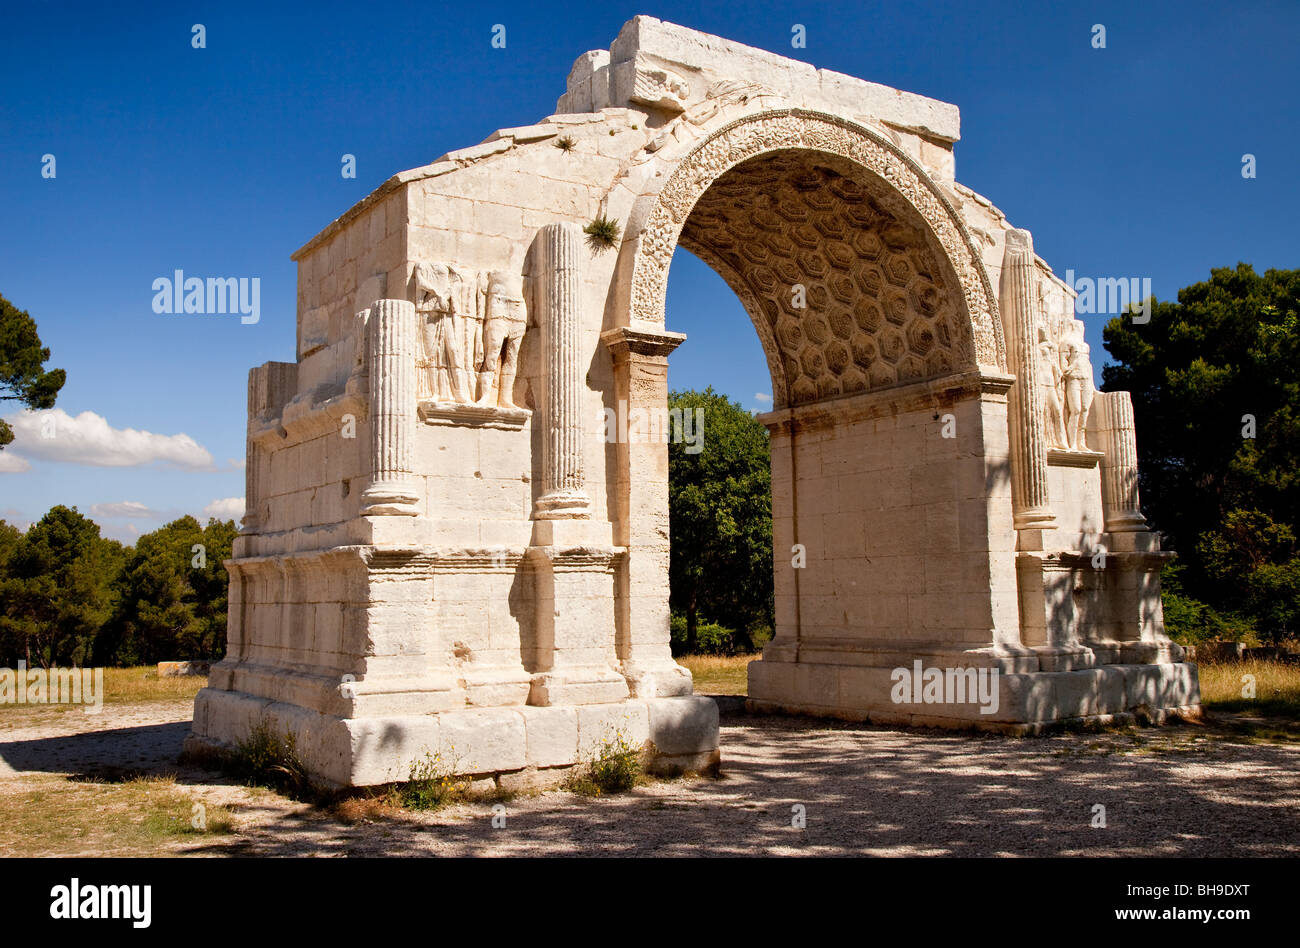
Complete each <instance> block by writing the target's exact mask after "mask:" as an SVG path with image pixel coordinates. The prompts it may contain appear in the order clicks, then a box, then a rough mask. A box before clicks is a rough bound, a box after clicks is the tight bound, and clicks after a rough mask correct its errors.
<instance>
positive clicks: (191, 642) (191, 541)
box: [0, 506, 237, 667]
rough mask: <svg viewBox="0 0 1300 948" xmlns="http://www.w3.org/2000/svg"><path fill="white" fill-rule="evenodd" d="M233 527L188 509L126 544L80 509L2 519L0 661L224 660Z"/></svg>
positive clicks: (120, 662) (56, 509) (47, 663)
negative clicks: (33, 518)
mask: <svg viewBox="0 0 1300 948" xmlns="http://www.w3.org/2000/svg"><path fill="white" fill-rule="evenodd" d="M236 533H237V530H236V528H235V524H234V522H233V521H229V520H228V521H224V522H223V521H218V520H210V521H208V525H207V526H206V527H200V526H199V523H198V521H197V520H195V519H194V518H193V517H182V518H180V519H179V520H175V521H173V522H171V523H169V524H166V525H165V526H163V527H160V528H159V529H157V530H155V531H153V532H152V533H147V534H145V535H144V536H142V537H140V538H139V540H138V541H137V542H136V544H135V546H134V547H126V548H124V547H123V546H122V544H120V543H118V542H117V541H116V540H108V539H104V538H103V537H101V536H100V531H99V526H98V525H97V524H95V522H94V521H92V520H90V519H88V518H86V517H84V516H82V515H81V514H80V513H78V512H77V510H76V508H68V507H63V506H58V507H54V508H53V509H51V510H50V512H49V513H47V514H46V515H45V516H44V517H43V518H41V520H40V522H38V523H35V524H33V525H32V526H31V527H30V528H29V529H28V530H27V532H26V533H22V532H20V531H18V530H17V529H15V528H14V527H12V526H10V525H9V524H6V523H4V522H3V521H0V665H5V666H8V667H13V665H14V663H15V662H16V661H18V660H20V659H21V660H24V661H27V662H28V664H29V665H44V666H47V667H48V666H51V665H84V664H90V663H92V662H93V663H95V664H102V665H133V664H143V663H153V662H158V661H165V660H170V659H185V660H189V659H214V658H220V657H221V655H222V654H223V653H224V651H225V641H226V590H227V582H228V580H227V576H226V570H225V567H224V566H223V565H222V562H223V560H225V559H227V558H228V557H229V556H230V552H231V544H232V542H233V540H234V537H235V535H236ZM196 546H201V547H202V556H201V557H199V556H198V554H197V552H196V549H195V548H196Z"/></svg>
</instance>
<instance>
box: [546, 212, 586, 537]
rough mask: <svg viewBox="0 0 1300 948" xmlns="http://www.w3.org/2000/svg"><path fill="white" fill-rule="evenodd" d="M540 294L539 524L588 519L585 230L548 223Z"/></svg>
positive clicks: (570, 225)
mask: <svg viewBox="0 0 1300 948" xmlns="http://www.w3.org/2000/svg"><path fill="white" fill-rule="evenodd" d="M538 240H539V244H540V251H541V255H540V256H541V261H540V262H541V268H540V275H539V278H538V279H539V291H540V292H539V295H540V297H541V301H542V314H543V318H542V333H543V339H544V345H543V349H544V351H545V352H546V432H545V440H544V442H543V444H544V447H543V464H542V496H541V497H539V498H538V500H537V503H536V506H535V509H534V511H533V516H534V517H535V518H536V519H538V520H558V519H566V518H586V517H590V516H591V500H590V499H589V498H588V497H587V495H586V493H585V492H584V490H583V476H584V475H583V463H582V437H583V425H582V389H583V370H582V345H581V343H582V340H581V336H580V332H581V328H582V269H581V266H580V260H581V259H582V258H581V254H582V230H581V228H579V227H578V225H577V224H571V223H559V224H549V225H547V226H546V227H543V228H542V231H541V234H540V235H539V237H538Z"/></svg>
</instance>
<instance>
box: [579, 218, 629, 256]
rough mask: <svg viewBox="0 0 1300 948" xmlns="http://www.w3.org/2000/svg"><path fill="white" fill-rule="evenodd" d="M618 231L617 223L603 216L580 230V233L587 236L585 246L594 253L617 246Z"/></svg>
mask: <svg viewBox="0 0 1300 948" xmlns="http://www.w3.org/2000/svg"><path fill="white" fill-rule="evenodd" d="M620 230H621V228H620V227H619V223H618V221H616V220H610V219H609V218H608V217H606V216H605V215H604V214H601V215H600V216H599V217H597V218H596V219H595V220H593V221H592V222H591V223H590V224H588V225H587V226H586V227H584V228H582V232H583V233H584V234H586V235H587V246H589V247H590V248H591V249H592V250H593V251H595V252H596V253H600V252H601V251H603V250H608V249H609V248H610V247H613V246H614V245H615V244H617V243H618V235H619V232H620Z"/></svg>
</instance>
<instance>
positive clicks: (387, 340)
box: [361, 300, 420, 517]
mask: <svg viewBox="0 0 1300 948" xmlns="http://www.w3.org/2000/svg"><path fill="white" fill-rule="evenodd" d="M366 331H367V333H368V340H367V341H368V343H369V345H368V347H367V348H368V350H369V351H368V358H367V365H368V368H369V374H370V415H369V418H370V470H371V481H370V486H369V487H367V488H366V490H365V493H363V494H362V496H361V500H362V513H363V514H364V515H366V516H376V515H384V514H396V515H402V516H411V517H413V516H415V515H416V514H418V513H419V512H420V511H419V508H418V506H417V502H418V501H419V494H418V492H417V491H416V489H415V478H414V476H413V475H412V471H411V455H412V442H413V441H414V440H415V423H416V396H415V355H416V353H415V344H416V322H415V304H414V303H411V302H408V301H406V300H376V301H375V304H374V306H373V307H372V309H371V311H370V319H369V321H368V323H367V327H366Z"/></svg>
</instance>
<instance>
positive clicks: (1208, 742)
mask: <svg viewBox="0 0 1300 948" xmlns="http://www.w3.org/2000/svg"><path fill="white" fill-rule="evenodd" d="M189 719H190V703H189V702H188V701H182V702H154V703H151V704H142V705H127V706H118V707H112V706H110V707H107V708H106V709H105V711H104V713H103V714H101V715H98V716H90V715H85V714H82V713H80V712H79V711H78V712H69V713H65V714H61V715H57V716H51V715H45V716H38V717H33V718H31V719H29V720H25V721H24V720H21V719H19V718H7V719H6V720H4V721H3V722H2V723H0V805H2V804H3V799H4V797H5V796H7V795H10V794H12V793H14V792H16V791H19V790H20V789H22V788H24V787H25V786H27V785H31V784H35V783H38V782H42V783H49V782H50V781H51V780H52V779H54V780H59V779H61V778H60V777H59V776H58V775H79V776H81V777H85V776H95V775H102V776H106V777H108V778H109V779H112V778H113V777H114V776H120V775H121V774H122V773H123V772H124V771H138V772H144V773H165V772H170V773H176V774H177V786H178V787H179V788H180V789H182V790H183V791H186V792H192V793H194V794H196V795H197V796H201V797H202V798H203V799H205V800H209V801H211V800H215V801H218V802H221V803H223V804H225V805H227V806H229V807H231V808H232V809H233V811H234V815H235V825H236V832H235V834H234V835H231V836H225V837H198V838H193V839H188V838H179V839H177V840H176V841H175V842H174V843H172V844H169V846H168V847H167V849H168V851H169V852H175V853H192V854H196V855H198V854H205V855H254V854H256V855H425V854H427V855H547V854H549V855H756V854H774V855H775V854H790V853H810V854H820V855H855V854H864V855H865V854H871V855H969V856H984V855H1017V856H1023V855H1153V856H1155V855H1186V856H1252V855H1273V856H1282V855H1297V854H1300V809H1298V807H1300V746H1296V745H1283V744H1271V743H1255V744H1252V743H1246V742H1243V741H1240V740H1238V739H1235V738H1232V737H1230V736H1228V735H1226V734H1225V733H1224V732H1223V731H1221V730H1216V729H1212V728H1211V729H1207V728H1195V727H1187V726H1181V727H1170V728H1163V729H1152V730H1141V731H1135V732H1127V733H1112V734H1104V735H1077V734H1076V735H1068V736H1060V737H1052V738H1037V739H1013V738H1003V737H992V736H972V735H962V734H946V733H930V732H907V731H897V730H888V729H884V728H872V727H860V726H853V725H842V724H837V723H829V722H824V721H811V720H804V719H789V718H764V717H740V716H735V717H731V716H729V717H724V719H723V735H722V740H723V755H724V767H725V772H724V774H723V776H722V778H720V779H718V780H711V779H683V780H676V781H663V782H656V783H652V784H650V785H648V786H644V787H640V788H638V789H637V790H635V791H633V792H632V793H630V794H627V795H623V796H618V797H609V798H601V799H597V800H588V799H586V798H583V797H578V796H575V795H573V794H570V793H567V792H563V791H555V792H550V793H545V794H540V795H536V796H529V797H519V798H516V799H514V800H511V801H509V802H507V803H506V804H505V808H506V809H505V817H506V820H505V826H504V827H503V828H493V826H492V816H493V810H492V808H491V806H490V805H489V804H463V805H457V806H454V807H449V808H446V809H443V810H440V811H438V812H436V813H432V814H428V813H410V814H406V813H403V814H401V815H399V816H396V817H394V818H384V819H378V820H376V821H374V822H369V823H365V822H363V823H357V824H354V825H349V824H346V823H344V822H342V821H340V820H339V819H337V818H336V817H335V816H333V815H332V814H330V813H327V812H325V811H322V810H319V809H316V808H314V807H311V806H307V805H305V804H299V803H294V802H293V801H290V800H286V799H284V798H282V797H279V796H277V795H275V794H271V793H269V792H266V791H257V790H248V789H246V788H244V787H240V786H235V785H232V784H230V783H229V782H228V781H226V780H224V779H223V778H222V777H220V776H219V775H217V774H214V773H211V772H208V771H204V770H199V769H194V768H189V767H185V768H182V767H179V766H178V765H177V764H176V757H177V754H178V753H179V752H180V747H181V742H182V740H183V739H184V737H185V735H186V733H188V730H189ZM1098 804H1100V805H1102V806H1104V807H1105V814H1106V826H1105V827H1104V828H1100V827H1093V826H1092V825H1091V823H1092V822H1093V821H1094V816H1095V811H1094V807H1095V806H1096V805H1098ZM796 805H799V806H802V807H803V812H804V813H805V815H806V821H807V822H806V828H804V829H798V828H795V827H794V826H793V825H792V819H793V817H794V816H795V812H794V810H793V808H794V807H795V806H796ZM88 818H89V816H88Z"/></svg>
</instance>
